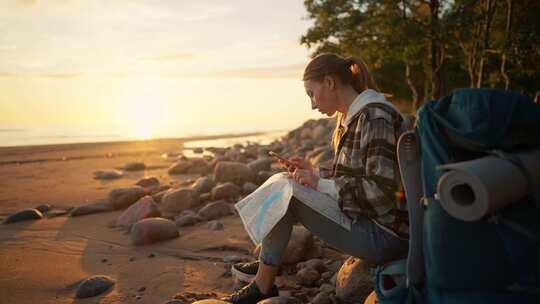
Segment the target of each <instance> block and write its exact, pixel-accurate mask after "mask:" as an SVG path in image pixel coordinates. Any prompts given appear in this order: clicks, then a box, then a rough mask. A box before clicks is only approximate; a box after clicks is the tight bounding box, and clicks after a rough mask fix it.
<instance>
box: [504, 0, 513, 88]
mask: <svg viewBox="0 0 540 304" xmlns="http://www.w3.org/2000/svg"><path fill="white" fill-rule="evenodd" d="M513 2H514V1H513V0H507V1H506V28H505V32H506V38H505V39H506V45H503V51H502V54H501V76H502V78H503V79H504V88H505V89H506V90H508V89H510V77H509V76H508V73H506V63H507V57H506V50H507V49H508V45H509V44H511V40H510V35H511V31H512V9H513Z"/></svg>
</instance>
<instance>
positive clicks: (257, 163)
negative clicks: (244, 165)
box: [248, 157, 273, 172]
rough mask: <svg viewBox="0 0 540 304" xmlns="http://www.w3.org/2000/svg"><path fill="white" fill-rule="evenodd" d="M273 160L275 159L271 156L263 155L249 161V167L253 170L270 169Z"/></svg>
mask: <svg viewBox="0 0 540 304" xmlns="http://www.w3.org/2000/svg"><path fill="white" fill-rule="evenodd" d="M272 162H273V160H272V159H270V158H269V157H262V158H259V159H257V160H254V161H252V162H250V163H248V167H249V168H250V169H251V171H253V172H259V171H270V166H271V165H272Z"/></svg>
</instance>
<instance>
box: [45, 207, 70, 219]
mask: <svg viewBox="0 0 540 304" xmlns="http://www.w3.org/2000/svg"><path fill="white" fill-rule="evenodd" d="M68 213H69V212H68V211H67V210H64V209H52V210H49V211H48V212H47V213H45V215H46V216H47V218H55V217H58V216H62V215H66V214H68Z"/></svg>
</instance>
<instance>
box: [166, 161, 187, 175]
mask: <svg viewBox="0 0 540 304" xmlns="http://www.w3.org/2000/svg"><path fill="white" fill-rule="evenodd" d="M190 167H191V163H190V162H189V161H187V160H179V161H177V162H176V163H174V164H173V165H171V166H170V167H169V169H168V171H167V172H169V174H186V173H187V171H188V169H189V168H190Z"/></svg>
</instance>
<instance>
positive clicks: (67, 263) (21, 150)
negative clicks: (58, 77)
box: [0, 137, 253, 303]
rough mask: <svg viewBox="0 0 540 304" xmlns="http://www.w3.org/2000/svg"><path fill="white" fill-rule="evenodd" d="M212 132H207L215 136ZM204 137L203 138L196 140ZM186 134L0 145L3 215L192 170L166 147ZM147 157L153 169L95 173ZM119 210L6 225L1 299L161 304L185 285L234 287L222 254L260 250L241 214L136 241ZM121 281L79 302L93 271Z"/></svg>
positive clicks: (96, 196)
mask: <svg viewBox="0 0 540 304" xmlns="http://www.w3.org/2000/svg"><path fill="white" fill-rule="evenodd" d="M211 138H212V137H210V138H206V139H211ZM197 139H201V138H197ZM184 142H185V140H178V139H165V140H150V141H139V142H123V143H96V144H67V145H52V146H29V147H11V148H0V185H1V187H0V216H1V217H5V216H6V215H8V214H10V213H12V212H15V211H17V210H21V209H24V208H32V207H35V206H37V205H40V204H45V203H46V204H50V205H52V206H53V208H54V209H67V208H70V207H76V206H80V205H84V204H88V203H91V202H94V201H97V200H100V199H103V198H105V197H106V196H107V193H108V192H109V191H110V190H111V189H114V188H119V187H124V186H131V185H133V184H134V183H135V182H137V181H138V180H140V179H141V178H144V177H149V176H154V177H157V178H158V179H159V180H160V182H161V184H162V185H168V184H179V183H182V182H185V181H186V180H189V179H193V178H194V177H196V176H193V175H169V174H168V173H167V168H168V167H169V166H170V165H171V163H172V162H171V160H168V159H166V158H164V157H162V154H164V153H171V152H176V153H178V152H180V151H181V150H182V144H183V143H184ZM129 162H144V163H145V164H146V166H147V169H146V170H143V171H136V172H127V173H126V174H125V176H124V177H122V178H119V179H115V180H109V181H104V180H96V179H94V178H93V172H94V171H96V170H99V169H113V168H117V169H121V168H122V167H123V166H124V164H126V163H129ZM121 212H122V211H114V212H105V213H99V214H92V215H87V216H81V217H68V216H59V217H55V218H50V219H47V218H44V219H42V220H38V221H25V222H19V223H13V224H10V225H2V226H1V227H0V273H1V275H0V303H37V302H39V303H161V302H163V301H165V300H167V299H172V298H173V297H174V296H175V295H176V294H177V293H179V292H189V291H196V292H201V291H207V292H215V293H217V294H218V295H220V294H224V293H226V292H228V291H229V290H230V288H231V284H232V279H230V277H228V278H225V279H224V278H223V275H224V273H225V272H226V271H227V269H225V267H224V265H225V264H224V263H223V262H222V258H223V256H227V255H240V256H243V257H248V255H247V254H248V253H249V252H250V250H252V249H253V245H252V243H251V241H249V239H248V237H247V235H246V233H245V232H244V229H243V227H242V224H241V222H240V220H239V218H238V217H236V216H227V217H224V218H222V219H221V221H222V222H223V224H224V229H223V230H221V231H212V230H210V229H208V228H207V226H206V223H204V222H203V223H199V224H196V225H194V226H191V227H183V228H182V229H181V231H180V237H179V238H176V239H173V240H170V241H166V242H161V243H157V244H153V245H148V246H142V247H134V246H132V245H130V243H129V235H128V234H126V233H125V232H122V231H119V230H117V229H115V228H110V227H111V225H110V223H112V222H114V220H115V219H116V218H117V217H118V216H119V215H120V214H121ZM95 274H101V275H108V276H111V277H113V278H114V279H115V280H116V284H115V288H114V289H112V290H111V291H109V292H106V293H104V294H102V295H100V296H97V297H93V298H88V299H76V298H75V297H74V294H75V292H76V289H77V287H78V284H79V283H80V282H81V281H82V280H84V279H86V278H88V277H89V276H91V275H95Z"/></svg>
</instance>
